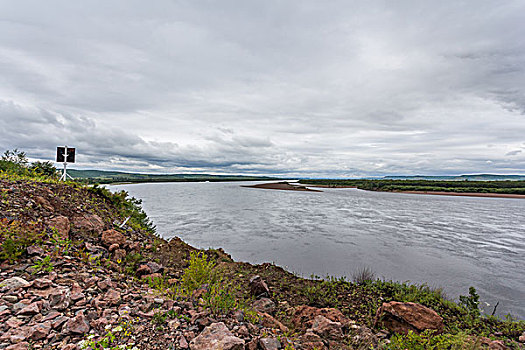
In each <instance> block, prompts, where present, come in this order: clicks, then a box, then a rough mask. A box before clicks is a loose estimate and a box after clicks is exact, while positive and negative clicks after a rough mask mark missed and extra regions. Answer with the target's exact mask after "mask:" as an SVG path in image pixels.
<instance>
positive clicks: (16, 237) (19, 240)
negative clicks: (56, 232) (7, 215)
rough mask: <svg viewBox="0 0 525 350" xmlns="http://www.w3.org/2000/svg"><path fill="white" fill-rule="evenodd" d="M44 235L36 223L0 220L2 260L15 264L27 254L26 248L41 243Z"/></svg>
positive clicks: (0, 257) (0, 251)
mask: <svg viewBox="0 0 525 350" xmlns="http://www.w3.org/2000/svg"><path fill="white" fill-rule="evenodd" d="M42 237H44V233H43V232H42V230H41V228H40V227H39V226H37V225H36V224H34V223H29V224H23V223H21V222H20V221H17V220H15V221H12V222H10V223H9V222H7V221H6V220H0V243H1V250H0V260H7V261H9V262H10V263H14V262H15V261H16V260H18V259H19V258H20V256H21V255H22V254H24V253H25V251H26V248H27V247H29V246H31V245H33V244H35V243H37V242H40V241H41V239H42Z"/></svg>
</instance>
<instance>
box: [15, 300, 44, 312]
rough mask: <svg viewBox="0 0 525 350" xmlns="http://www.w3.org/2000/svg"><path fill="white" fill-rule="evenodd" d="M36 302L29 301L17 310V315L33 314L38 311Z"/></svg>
mask: <svg viewBox="0 0 525 350" xmlns="http://www.w3.org/2000/svg"><path fill="white" fill-rule="evenodd" d="M38 305H39V304H38V303H37V302H35V303H31V304H29V305H27V306H26V307H24V308H23V309H22V310H20V311H18V313H17V315H35V314H37V313H39V312H40V308H39V307H38Z"/></svg>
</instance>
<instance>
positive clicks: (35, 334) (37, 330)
mask: <svg viewBox="0 0 525 350" xmlns="http://www.w3.org/2000/svg"><path fill="white" fill-rule="evenodd" d="M50 331H51V322H44V323H38V324H36V325H34V326H33V327H31V329H30V330H29V338H31V339H32V340H42V339H45V338H46V337H47V335H48V334H49V332H50Z"/></svg>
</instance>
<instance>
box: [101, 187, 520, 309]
mask: <svg viewBox="0 0 525 350" xmlns="http://www.w3.org/2000/svg"><path fill="white" fill-rule="evenodd" d="M255 183H258V182H249V183H248V182H243V183H239V182H210V183H202V182H201V183H191V182H189V183H182V182H180V183H155V184H153V183H149V184H130V185H113V186H108V187H109V188H110V189H111V190H113V191H115V190H126V191H128V192H129V193H130V194H131V195H132V196H134V197H136V198H140V199H142V200H143V208H144V210H145V211H146V213H147V214H148V215H149V217H150V218H151V219H152V220H153V222H154V223H155V224H156V226H157V231H158V233H159V234H160V235H162V236H163V237H164V238H167V239H169V238H170V237H174V236H178V237H180V238H181V239H182V240H184V241H185V242H187V243H189V244H191V245H193V246H196V247H199V248H219V247H222V248H224V250H225V251H226V252H227V253H229V254H231V255H232V257H233V258H234V259H235V260H238V261H248V262H251V263H262V262H273V263H275V264H277V265H280V266H283V267H285V268H287V269H288V270H289V271H293V272H296V273H298V274H300V275H303V276H304V277H309V276H310V275H312V274H314V275H318V276H323V277H324V276H326V275H331V276H346V277H348V278H350V279H351V277H352V274H353V273H354V272H355V271H356V270H357V269H360V268H363V267H368V268H371V269H372V270H373V271H374V272H375V273H376V275H377V277H380V278H384V279H388V280H397V281H410V282H413V283H426V284H428V285H429V286H434V287H442V288H443V289H444V291H445V292H446V294H447V296H448V297H449V298H450V299H454V300H457V299H458V297H459V295H468V288H469V286H474V287H475V288H476V289H477V291H478V293H479V294H480V296H481V298H480V299H481V301H482V306H483V308H484V310H485V311H486V312H488V313H491V312H492V309H493V306H494V304H495V303H496V302H498V301H499V306H498V309H497V310H498V314H499V315H506V314H509V313H510V314H512V315H513V316H516V317H518V318H520V319H525V259H524V258H525V215H524V213H525V200H523V199H508V198H479V197H452V196H429V195H417V194H402V193H384V192H369V191H362V190H357V189H323V192H322V193H317V192H296V191H279V190H266V189H254V188H245V187H241V185H245V184H255Z"/></svg>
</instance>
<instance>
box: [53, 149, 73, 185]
mask: <svg viewBox="0 0 525 350" xmlns="http://www.w3.org/2000/svg"><path fill="white" fill-rule="evenodd" d="M74 162H75V149H74V148H71V147H67V146H64V147H57V163H64V172H63V173H62V176H61V177H60V181H66V180H67V178H68V177H69V178H70V179H71V180H73V178H72V177H71V175H68V173H67V163H74Z"/></svg>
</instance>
